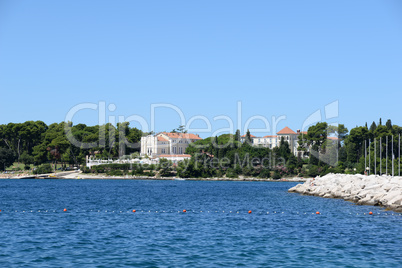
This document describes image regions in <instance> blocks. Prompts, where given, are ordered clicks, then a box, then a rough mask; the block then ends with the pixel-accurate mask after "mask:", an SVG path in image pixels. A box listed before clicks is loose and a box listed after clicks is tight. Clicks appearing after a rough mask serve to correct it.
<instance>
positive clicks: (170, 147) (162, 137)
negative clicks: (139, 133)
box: [141, 132, 201, 157]
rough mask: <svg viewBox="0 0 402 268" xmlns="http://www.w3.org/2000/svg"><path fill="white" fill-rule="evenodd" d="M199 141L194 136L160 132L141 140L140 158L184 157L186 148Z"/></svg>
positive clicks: (196, 136) (198, 138)
mask: <svg viewBox="0 0 402 268" xmlns="http://www.w3.org/2000/svg"><path fill="white" fill-rule="evenodd" d="M197 140H201V138H200V137H199V136H198V135H196V134H191V133H172V132H161V133H158V134H156V135H148V136H145V137H142V138H141V156H145V155H147V156H149V157H157V156H160V155H184V154H185V152H186V148H187V147H188V146H189V145H190V144H191V143H193V142H195V141H197Z"/></svg>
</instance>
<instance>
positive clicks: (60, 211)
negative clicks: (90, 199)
mask: <svg viewBox="0 0 402 268" xmlns="http://www.w3.org/2000/svg"><path fill="white" fill-rule="evenodd" d="M89 212H92V213H131V214H139V213H140V214H142V213H181V214H185V213H193V214H201V213H215V214H216V213H224V214H258V215H272V214H287V215H317V216H318V215H330V214H331V213H321V212H320V211H316V212H284V211H254V212H253V211H252V210H248V211H247V210H236V211H231V210H229V211H228V210H186V209H183V210H136V209H132V210H95V209H93V210H74V209H67V208H64V209H59V210H57V209H53V210H49V209H48V210H44V209H39V210H1V209H0V215H1V214H6V213H69V214H70V213H89ZM347 214H349V215H368V216H375V215H381V216H382V215H386V216H402V213H397V212H376V213H374V212H372V211H369V212H363V213H347Z"/></svg>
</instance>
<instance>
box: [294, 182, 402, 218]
mask: <svg viewBox="0 0 402 268" xmlns="http://www.w3.org/2000/svg"><path fill="white" fill-rule="evenodd" d="M288 191H289V192H295V193H299V194H304V195H314V196H320V197H324V198H341V199H344V200H347V201H352V202H355V203H356V204H358V205H371V206H383V207H385V208H387V209H390V210H394V211H397V212H402V177H392V176H376V175H370V176H364V175H360V174H358V175H348V174H328V175H325V176H323V177H316V178H313V179H308V180H307V181H306V182H305V183H303V184H298V185H296V186H294V187H292V188H290V189H289V190H288Z"/></svg>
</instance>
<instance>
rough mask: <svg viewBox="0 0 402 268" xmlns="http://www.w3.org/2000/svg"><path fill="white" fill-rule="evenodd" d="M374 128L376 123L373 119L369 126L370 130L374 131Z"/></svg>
mask: <svg viewBox="0 0 402 268" xmlns="http://www.w3.org/2000/svg"><path fill="white" fill-rule="evenodd" d="M376 128H377V125H376V123H375V122H374V121H373V123H371V126H370V132H372V133H374V131H375V129H376Z"/></svg>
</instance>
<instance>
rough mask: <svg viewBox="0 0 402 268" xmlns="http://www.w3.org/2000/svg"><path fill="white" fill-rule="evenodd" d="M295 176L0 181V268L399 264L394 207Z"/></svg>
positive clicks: (400, 230) (401, 243) (401, 254)
mask: <svg viewBox="0 0 402 268" xmlns="http://www.w3.org/2000/svg"><path fill="white" fill-rule="evenodd" d="M295 184H296V183H291V182H230V181H225V182H220V181H173V180H172V181H157V180H155V181H141V180H57V179H54V180H47V179H46V180H0V209H1V212H0V228H1V229H0V267H126V266H133V267H136V266H137V267H216V266H225V267H233V266H240V267H241V266H243V267H402V216H401V214H400V213H395V212H392V211H385V210H384V209H382V208H379V207H370V206H356V205H354V204H352V203H350V202H346V201H343V200H339V199H324V198H319V197H314V196H302V195H299V194H295V193H288V192H287V190H288V189H289V188H291V187H292V186H294V185H295ZM64 209H66V211H64ZM133 210H135V212H133ZM184 210H185V211H186V212H183V211H184ZM369 211H372V212H373V215H369V214H368V213H369ZM249 212H251V213H249ZM317 212H319V213H320V214H317Z"/></svg>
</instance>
